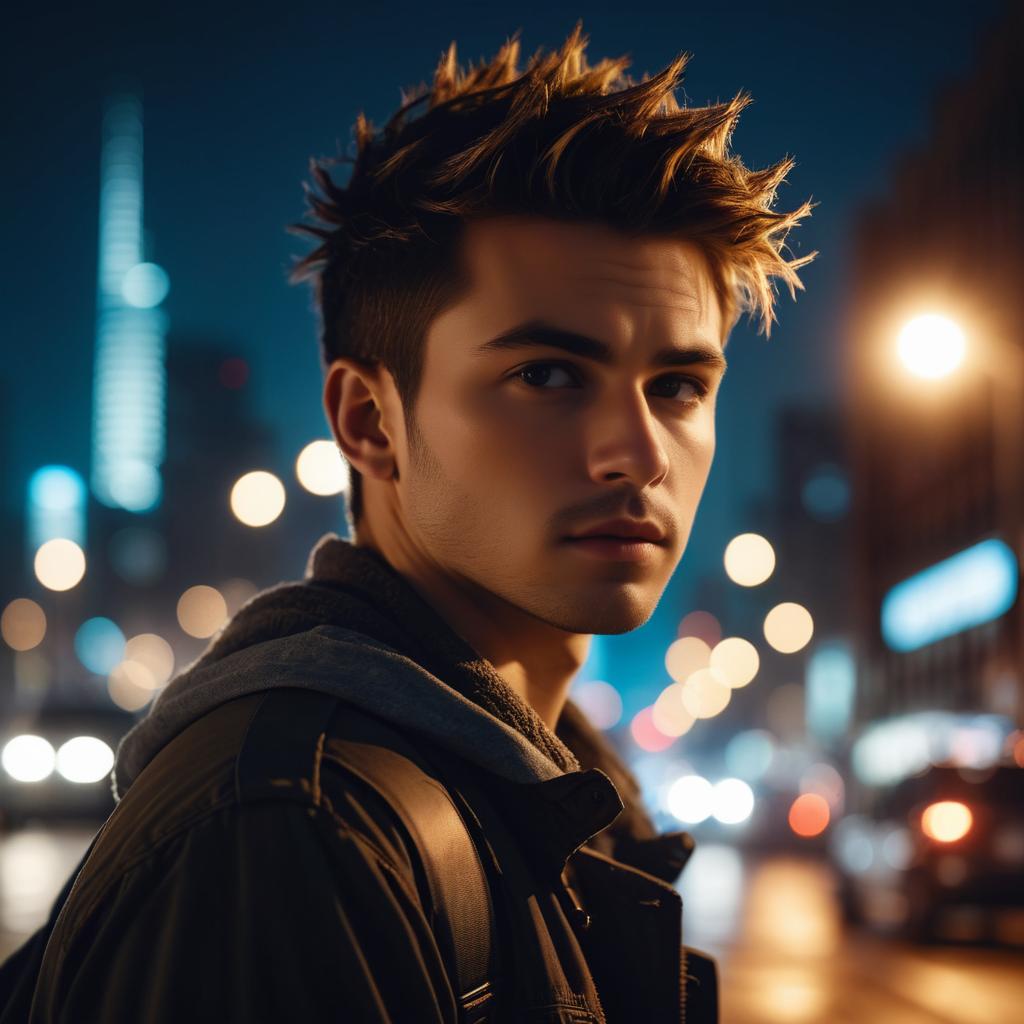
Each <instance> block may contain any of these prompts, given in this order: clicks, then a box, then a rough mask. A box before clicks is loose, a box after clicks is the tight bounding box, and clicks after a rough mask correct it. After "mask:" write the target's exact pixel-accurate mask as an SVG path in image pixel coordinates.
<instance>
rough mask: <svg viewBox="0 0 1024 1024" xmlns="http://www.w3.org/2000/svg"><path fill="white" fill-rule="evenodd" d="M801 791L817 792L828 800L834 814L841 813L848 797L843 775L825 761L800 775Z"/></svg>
mask: <svg viewBox="0 0 1024 1024" xmlns="http://www.w3.org/2000/svg"><path fill="white" fill-rule="evenodd" d="M800 792H801V793H817V794H818V795H819V796H823V797H824V798H825V799H826V801H828V806H829V810H831V812H832V813H833V814H841V813H842V810H843V800H844V799H845V797H846V783H844V782H843V777H842V775H840V774H839V772H838V771H837V770H836V769H835V768H834V767H833V766H832V765H830V764H827V763H826V762H824V761H821V762H818V763H817V764H812V765H811V766H810V767H809V768H808V769H807V770H806V771H805V772H804V773H803V775H801V777H800Z"/></svg>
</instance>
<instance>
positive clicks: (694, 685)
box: [683, 668, 732, 718]
mask: <svg viewBox="0 0 1024 1024" xmlns="http://www.w3.org/2000/svg"><path fill="white" fill-rule="evenodd" d="M731 697H732V689H731V688H730V686H729V684H728V682H727V681H726V680H725V679H724V678H723V677H722V676H721V674H720V673H719V672H718V670H717V669H713V668H702V669H700V670H699V671H697V672H694V673H693V675H691V676H690V677H689V679H687V680H686V682H685V683H683V707H684V708H686V710H687V711H689V712H690V714H691V715H693V717H694V718H714V717H715V715H717V714H719V713H720V712H722V711H724V710H725V708H726V706H727V705H728V703H729V700H730V698H731Z"/></svg>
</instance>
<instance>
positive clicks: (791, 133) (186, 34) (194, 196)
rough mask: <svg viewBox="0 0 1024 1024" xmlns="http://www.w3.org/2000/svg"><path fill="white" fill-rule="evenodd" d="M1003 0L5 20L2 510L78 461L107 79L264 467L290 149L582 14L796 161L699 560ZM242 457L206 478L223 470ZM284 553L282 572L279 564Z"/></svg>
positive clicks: (85, 409) (287, 414) (829, 343)
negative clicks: (131, 87)
mask: <svg viewBox="0 0 1024 1024" xmlns="http://www.w3.org/2000/svg"><path fill="white" fill-rule="evenodd" d="M1000 8H1001V4H999V3H997V2H995V0H981V2H975V3H972V4H966V3H963V2H960V3H950V2H945V0H930V2H920V3H891V2H889V3H878V2H874V0H871V2H866V0H862V2H858V3H829V4H811V3H793V4H775V5H770V6H769V5H765V4H763V3H756V4H755V3H747V2H739V3H731V4H677V5H671V6H669V5H643V4H637V3H628V4H615V5H613V4H608V3H600V4H599V3H590V4H583V5H574V6H572V7H561V8H560V7H559V6H558V5H553V4H551V3H548V2H546V3H536V2H529V3H518V4H515V5H510V6H501V5H495V6H491V7H487V6H484V5H477V4H472V5H470V4H455V3H443V2H435V3H431V4H410V3H405V2H397V3H396V2H393V3H390V4H382V5H372V6H371V5H369V4H365V5H358V4H352V3H348V4H342V3H338V4H334V5H331V4H324V3H309V2H307V0H293V2H291V3H288V4H287V5H286V4H284V3H280V4H275V5H267V4H230V5H228V4H215V3H204V4H198V3H194V2H192V0H183V2H181V3H177V4H161V5H155V4H153V5H141V4H131V5H128V4H125V5H123V6H118V5H109V4H99V5H80V6H75V7H71V6H70V5H69V6H67V7H66V8H64V9H58V8H54V7H45V6H43V7H40V8H36V9H34V10H33V11H31V12H29V11H28V10H27V9H26V8H24V7H23V8H22V10H21V11H20V12H19V13H18V14H16V15H14V16H13V18H12V16H11V15H7V17H6V18H5V21H6V29H5V31H6V34H7V39H6V44H7V45H6V47H5V49H7V50H8V52H7V53H5V54H3V60H2V62H0V64H2V68H3V71H2V73H3V75H4V77H5V82H4V94H5V96H6V97H7V98H8V100H12V101H13V102H11V103H10V105H9V108H8V110H7V111H6V116H5V121H6V128H7V130H6V131H5V132H4V141H5V145H4V147H3V152H4V157H3V164H2V173H3V200H4V202H3V206H4V216H3V224H4V246H3V261H4V271H3V276H2V280H3V292H2V295H0V315H2V335H0V345H2V353H3V360H2V363H0V401H2V409H0V431H2V438H0V444H2V446H3V448H2V450H0V466H2V467H3V488H4V491H3V500H4V502H5V504H6V505H7V507H8V508H16V507H17V506H18V505H20V503H21V501H22V495H23V494H24V484H25V481H26V480H27V477H28V475H29V473H30V472H31V471H32V469H33V468H35V467H36V466H38V465H40V464H42V463H45V462H62V463H67V464H70V465H72V466H74V467H76V468H78V469H79V470H81V471H82V472H83V473H86V472H87V470H88V457H89V436H88V429H89V416H90V400H91V395H90V383H91V360H92V332H93V319H94V296H95V273H96V229H97V187H98V163H99V127H100V111H101V104H102V99H103V96H104V93H105V91H106V90H107V88H108V87H109V84H110V83H111V82H112V81H113V80H114V76H116V75H118V74H122V73H128V74H131V75H134V76H135V77H136V79H137V80H138V81H139V83H140V84H141V86H142V92H143V98H144V103H145V164H146V172H145V173H146V179H145V204H146V207H145V209H146V213H145V217H146V224H147V230H148V234H149V242H150V251H149V253H148V255H149V257H150V258H152V259H154V260H155V261H157V262H159V263H160V264H161V265H163V266H164V267H165V268H166V270H167V271H168V273H169V274H170V278H171V282H172V287H171V293H170V295H169V298H168V301H167V309H168V311H169V314H170V317H171V319H172V325H173V329H174V330H175V331H177V332H196V333H204V334H212V335H216V336H219V337H221V338H226V339H231V340H232V341H233V343H234V345H235V348H236V350H237V352H238V353H239V354H241V355H244V356H245V357H246V358H247V359H249V361H250V363H251V366H252V371H253V372H252V377H251V388H252V394H253V400H254V403H255V405H256V407H257V409H258V411H259V414H260V415H261V416H262V417H264V418H265V419H266V420H267V421H269V422H270V423H271V424H272V425H273V426H274V428H275V432H276V438H277V441H276V444H277V448H276V451H275V452H273V453H271V455H270V457H269V459H268V462H269V463H271V464H272V465H270V466H269V467H268V468H276V469H277V470H278V471H279V472H281V473H289V472H290V467H291V464H292V462H293V459H294V456H295V454H296V453H297V452H298V450H299V448H300V447H301V446H302V445H303V444H304V443H305V442H306V441H308V440H310V439H312V438H313V437H316V436H323V435H324V434H325V430H326V428H325V425H324V422H323V420H322V414H321V410H320V397H319V385H320V377H319V366H318V360H317V349H316V338H315V322H314V319H313V316H312V314H311V312H310V297H309V293H308V291H307V289H306V287H304V286H303V287H298V288H296V287H291V286H289V285H288V284H287V283H286V272H287V268H288V266H289V263H290V260H291V257H292V255H293V254H297V253H299V252H302V251H305V247H306V244H305V243H304V242H303V240H301V239H298V238H295V237H294V236H291V235H288V234H286V233H285V231H284V227H285V225H286V224H287V223H288V222H290V221H293V220H296V219H298V218H299V217H300V216H301V215H302V212H303V206H302V192H301V182H302V180H303V179H304V178H305V177H306V173H307V161H308V158H309V157H310V156H311V155H326V154H329V153H333V152H336V151H337V150H338V149H339V148H344V147H345V146H346V145H347V144H348V142H349V140H350V139H351V126H352V122H353V120H354V118H355V116H356V113H357V112H358V111H359V110H360V109H363V110H365V111H366V113H367V115H368V116H369V117H370V118H371V119H372V120H373V121H374V122H375V123H376V124H377V125H380V124H382V123H383V122H384V120H385V119H386V118H387V116H388V115H389V114H390V112H391V111H392V110H393V109H394V107H395V106H396V105H397V103H398V101H399V89H400V87H402V86H411V85H413V84H415V83H417V82H419V81H421V80H424V79H427V78H428V77H429V76H430V74H431V73H432V71H433V68H434V65H435V64H436V62H437V60H438V57H439V55H440V54H441V52H442V51H443V50H444V48H445V47H446V46H447V45H448V43H449V42H450V41H451V40H452V39H455V40H456V41H457V42H458V45H459V55H460V58H461V59H462V60H463V61H465V60H467V59H473V60H474V61H478V60H479V59H481V58H485V57H486V58H489V57H491V56H492V55H493V54H494V52H495V51H496V50H497V48H498V47H499V46H500V44H501V43H502V42H503V40H504V38H505V37H506V35H508V34H510V33H512V32H513V31H515V30H516V29H517V28H518V29H521V30H522V37H521V38H522V44H523V51H524V54H525V55H527V56H528V55H529V54H530V53H532V51H533V50H534V49H536V48H537V47H538V46H540V45H544V46H545V47H547V48H552V47H554V46H557V45H558V44H560V43H561V42H562V40H563V39H564V38H565V36H566V34H567V33H568V32H569V30H570V29H571V28H572V25H573V24H574V22H575V20H576V18H577V17H582V18H583V25H584V30H585V31H586V32H587V33H588V34H589V36H590V47H589V51H588V52H589V56H590V59H591V61H596V60H597V59H599V58H600V57H602V56H616V55H618V54H620V53H629V54H631V55H632V58H633V64H632V67H631V68H630V72H631V73H632V74H633V75H634V76H635V77H637V78H639V77H640V75H641V74H642V73H643V72H644V71H648V72H651V73H655V72H657V71H659V70H660V69H661V68H663V67H664V65H665V64H666V63H668V61H670V60H671V59H672V58H673V57H674V56H675V55H676V53H678V52H679V51H681V50H688V51H690V52H692V53H693V54H694V57H693V60H692V61H691V63H690V66H689V69H688V71H687V74H686V78H685V82H684V89H685V96H686V98H687V99H688V100H689V102H691V103H694V104H704V103H706V102H708V101H713V100H717V99H725V98H727V97H729V96H731V95H733V94H734V93H735V92H736V91H737V90H739V89H741V88H742V89H746V90H749V91H750V92H751V93H752V94H753V97H754V100H755V102H754V104H753V105H752V106H751V107H750V108H749V109H748V110H747V111H746V113H745V114H744V116H743V118H742V120H741V122H740V125H739V128H738V129H737V131H736V134H735V136H734V139H733V142H734V147H735V149H736V150H737V152H739V153H740V155H741V156H742V157H743V158H744V160H745V162H746V163H747V164H748V165H749V166H763V165H765V164H767V163H770V162H774V161H776V160H778V159H780V158H781V157H783V156H784V155H786V154H787V153H792V154H793V155H795V157H796V159H797V166H796V168H795V170H794V171H793V172H792V174H791V176H790V184H789V185H788V186H784V187H783V189H782V190H781V193H780V205H783V206H785V207H786V208H790V207H792V206H794V205H796V204H798V203H799V202H800V201H801V200H802V199H804V198H805V197H807V196H809V195H811V196H813V197H814V199H815V200H816V201H818V202H819V203H820V206H819V207H818V208H817V210H816V211H815V213H814V215H813V217H812V218H811V219H810V220H809V221H808V222H806V224H805V226H803V227H801V228H799V229H797V230H796V231H794V232H793V234H792V235H791V243H792V248H793V251H794V253H796V254H800V253H803V252H807V251H809V250H810V249H818V250H820V252H821V255H820V257H819V259H818V261H817V262H816V263H815V264H813V265H811V266H810V267H808V268H807V269H806V270H805V271H804V272H803V277H804V280H805V283H806V285H807V291H806V292H805V293H801V294H800V295H799V297H798V301H797V303H796V304H795V305H794V304H793V303H791V302H790V301H789V299H788V296H786V295H785V294H784V295H783V296H782V298H781V301H780V310H779V315H780V324H779V325H778V327H777V328H776V333H775V334H773V337H772V339H771V340H770V341H766V340H765V339H764V338H763V337H757V336H755V334H754V332H753V330H752V329H751V328H748V327H746V326H742V325H741V327H739V328H738V329H737V330H736V332H735V333H734V335H733V338H732V340H731V342H730V346H729V348H730V363H731V366H730V372H729V378H728V380H727V381H726V384H725V387H724V389H723V392H722V396H721V398H720V401H719V413H718V417H719V419H718V428H719V447H718V455H717V459H716V465H715V468H714V470H713V472H712V476H711V480H710V482H709V485H708V490H707V492H706V494H705V500H704V504H703V506H702V509H701V512H700V514H699V515H698V524H697V527H696V529H695V531H694V534H693V536H692V539H691V546H690V550H688V552H687V555H686V558H685V559H684V563H683V565H684V567H690V568H691V571H696V570H699V569H701V568H704V567H710V566H712V565H713V564H716V563H717V564H719V565H720V558H721V551H722V548H723V547H724V544H725V542H726V541H727V540H728V539H729V537H731V536H732V535H733V534H734V533H736V532H739V531H740V530H744V529H756V528H757V526H758V524H757V523H754V522H750V521H749V520H748V519H747V518H746V516H747V510H748V508H749V506H750V499H751V498H757V497H758V496H760V495H763V494H765V493H766V492H767V491H768V490H769V489H770V487H771V485H772V458H773V449H772V443H771V441H772V438H771V429H772V420H773V413H774V412H775V410H777V409H778V407H779V406H780V405H781V404H783V403H786V402H790V401H793V400H799V401H815V402H816V401H821V402H835V401H836V400H837V395H838V391H839V387H838V384H839V382H838V381H837V375H838V360H837V358H836V353H837V344H838V337H839V326H840V318H839V311H840V307H841V304H842V301H843V291H844V273H845V269H846V266H847V261H848V257H849V245H850V238H851V234H850V228H851V225H852V223H853V221H854V219H855V217H856V212H857V210H858V207H859V206H860V205H861V204H862V203H863V201H864V200H865V199H866V198H868V197H870V196H871V195H872V194H874V193H876V192H878V191H879V190H880V189H882V188H883V187H884V183H885V181H886V177H887V174H888V172H889V170H890V168H891V166H892V162H893V160H894V159H895V157H896V156H897V155H898V154H899V153H900V152H901V151H903V150H904V149H906V148H907V147H908V146H910V145H912V144H913V143H915V142H917V141H918V140H920V139H922V138H923V136H924V134H925V131H926V128H927V125H928V121H929V118H930V116H931V105H932V100H931V98H932V96H933V94H934V91H935V89H936V87H937V86H938V85H939V84H940V83H942V82H943V80H945V79H948V78H950V77H951V76H955V75H957V74H958V73H960V72H962V71H963V70H964V69H965V68H966V67H967V65H968V63H969V61H970V58H971V55H972V49H973V43H974V38H975V36H976V33H977V31H978V30H979V28H980V27H981V26H983V25H984V24H985V22H987V21H988V20H989V19H990V18H991V17H992V16H993V14H994V13H996V12H998V11H999V9H1000ZM249 468H251V467H249V466H239V467H234V466H231V467H226V470H225V476H226V478H232V477H233V476H234V475H235V474H236V473H237V472H240V471H243V470H245V469H249ZM299 568H301V567H297V570H298V569H299Z"/></svg>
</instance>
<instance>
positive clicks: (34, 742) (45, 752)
mask: <svg viewBox="0 0 1024 1024" xmlns="http://www.w3.org/2000/svg"><path fill="white" fill-rule="evenodd" d="M56 760H57V755H56V754H55V753H54V750H53V747H51V746H50V744H49V742H48V741H47V740H45V739H43V737H42V736H33V735H29V734H25V735H22V736H15V737H14V738H13V739H12V740H8V742H7V743H6V744H5V745H4V749H3V753H0V764H2V765H3V766H4V771H6V772H7V774H8V775H10V777H11V778H12V779H17V780H18V782H40V781H42V780H43V779H45V778H46V777H47V776H49V775H50V774H51V773H52V772H53V766H54V764H55V763H56Z"/></svg>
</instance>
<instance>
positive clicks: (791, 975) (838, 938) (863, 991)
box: [680, 844, 1024, 1024]
mask: <svg viewBox="0 0 1024 1024" xmlns="http://www.w3.org/2000/svg"><path fill="white" fill-rule="evenodd" d="M680 888H681V891H682V894H683V904H684V910H683V930H684V936H685V941H686V943H687V944H688V945H691V946H694V947H696V948H698V949H701V950H704V951H706V952H709V953H712V954H713V955H714V956H715V957H716V958H717V960H718V969H719V984H720V986H721V995H722V1006H721V1014H722V1024H825V1022H829V1024H845V1022H847V1021H849V1022H854V1021H856V1022H858V1024H863V1022H868V1021H871V1022H876V1021H877V1022H885V1024H954V1022H955V1024H975V1022H978V1024H981V1022H985V1024H992V1022H995V1021H1012V1020H1019V1019H1020V1015H1021V1007H1022V1006H1024V980H1022V979H1024V946H1022V945H1021V943H1022V942H1024V936H1021V934H1020V927H1019V925H1018V926H1017V931H1016V935H1013V934H1009V932H1010V927H1009V925H1010V920H1009V918H1006V919H1004V923H1005V927H1006V928H1007V932H1008V934H1007V935H1006V938H1007V940H1009V939H1010V938H1015V940H1016V943H1015V944H1014V945H1010V944H1007V945H1003V946H1000V947H998V948H997V947H993V946H992V945H986V944H982V943H981V942H978V941H977V940H974V941H973V942H972V941H971V940H968V938H967V934H968V933H967V924H968V923H967V922H962V923H957V922H953V921H951V922H950V923H949V928H950V933H949V937H947V938H946V939H945V940H944V941H943V942H941V943H940V944H937V945H935V946H929V947H915V946H912V945H910V944H908V943H905V942H903V941H901V940H899V939H896V938H892V937H887V936H884V935H874V934H868V933H864V932H860V931H856V930H846V929H844V927H843V925H842V922H841V920H840V917H839V913H838V908H837V906H836V902H835V898H834V896H833V881H832V875H831V872H830V870H829V868H828V867H827V866H826V865H824V864H822V863H819V862H815V861H813V860H805V859H802V858H797V857H786V856H779V857H772V858H770V859H766V860H763V861H760V862H750V863H745V861H744V855H743V854H741V853H740V852H738V851H737V850H735V849H733V848H731V847H728V846H723V845H717V846H716V845H712V844H705V845H700V844H699V845H698V849H697V852H696V853H695V854H694V857H693V859H692V861H691V862H690V864H689V865H688V866H687V867H686V870H685V871H684V872H683V877H682V881H681V885H680ZM957 927H959V928H961V929H962V930H961V932H960V934H961V935H962V937H963V939H964V940H965V941H957V940H956V939H955V938H953V937H952V936H953V931H952V930H953V929H954V928H957Z"/></svg>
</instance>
